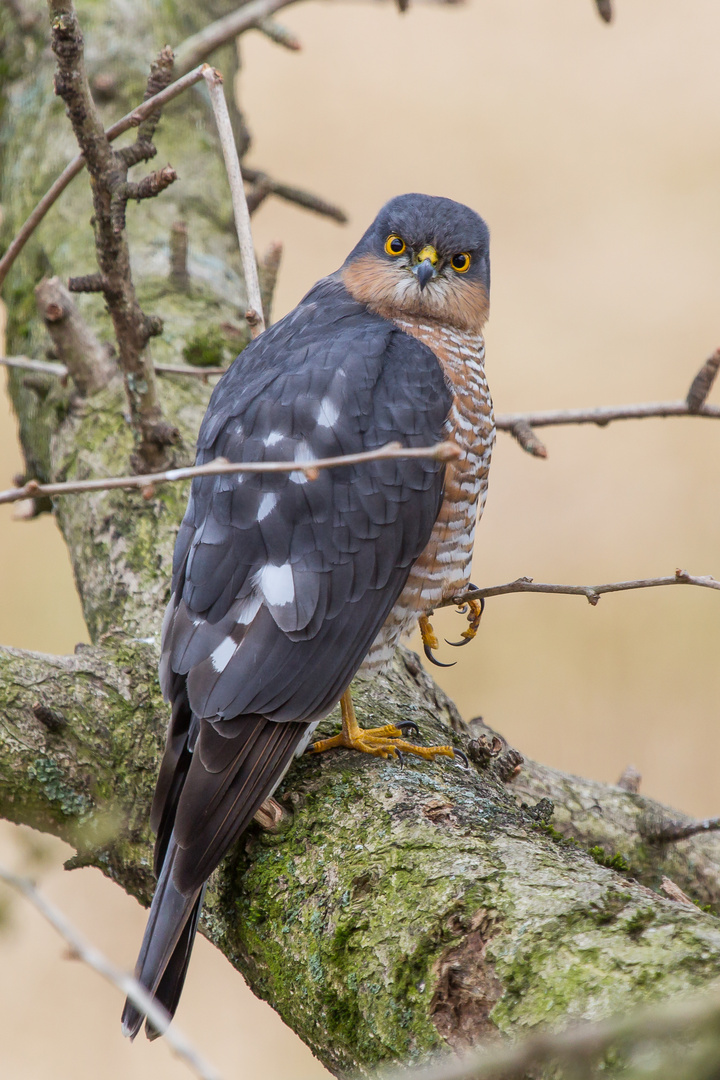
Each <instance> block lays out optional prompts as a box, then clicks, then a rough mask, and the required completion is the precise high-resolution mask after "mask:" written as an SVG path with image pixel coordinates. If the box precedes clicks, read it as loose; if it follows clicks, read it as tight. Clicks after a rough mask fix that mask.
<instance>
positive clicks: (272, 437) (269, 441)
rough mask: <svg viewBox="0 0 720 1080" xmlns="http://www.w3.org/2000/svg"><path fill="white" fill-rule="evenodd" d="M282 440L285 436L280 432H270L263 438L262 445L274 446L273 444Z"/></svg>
mask: <svg viewBox="0 0 720 1080" xmlns="http://www.w3.org/2000/svg"><path fill="white" fill-rule="evenodd" d="M284 438H285V436H284V435H283V433H282V432H281V431H271V432H270V434H269V435H266V436H265V438H264V439H263V443H264V445H265V446H274V445H275V443H279V442H280V440H281V439H284Z"/></svg>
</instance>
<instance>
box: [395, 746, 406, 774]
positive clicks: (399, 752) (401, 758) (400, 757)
mask: <svg viewBox="0 0 720 1080" xmlns="http://www.w3.org/2000/svg"><path fill="white" fill-rule="evenodd" d="M395 753H396V754H397V759H398V761H399V762H400V768H401V769H404V768H405V757H404V755H403V752H402V750H398V748H397V747H395Z"/></svg>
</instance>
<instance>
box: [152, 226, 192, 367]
mask: <svg viewBox="0 0 720 1080" xmlns="http://www.w3.org/2000/svg"><path fill="white" fill-rule="evenodd" d="M187 253H188V227H187V224H186V223H185V222H184V221H173V223H172V225H171V226H170V280H171V281H172V283H173V285H174V286H175V287H176V288H177V289H183V290H187V289H188V288H189V287H190V274H189V273H188V265H187ZM156 370H157V368H156Z"/></svg>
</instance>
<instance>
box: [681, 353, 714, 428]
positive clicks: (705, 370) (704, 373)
mask: <svg viewBox="0 0 720 1080" xmlns="http://www.w3.org/2000/svg"><path fill="white" fill-rule="evenodd" d="M718 368H720V349H716V350H715V352H714V353H711V355H710V356H708V358H707V360H706V361H705V363H704V364H703V366H702V367H701V368H700V370H699V371H698V373H697V375H696V376H695V378H694V379H693V381H692V385H691V386H690V389H689V390H688V395H687V397H686V399H685V400H686V402H687V407H688V409H689V410H690V412H697V411H698V409H701V408H702V406H703V405H704V404H705V399H706V398H707V396H708V394H709V393H710V391H711V389H712V384H713V383H714V382H715V376H716V375H717V373H718Z"/></svg>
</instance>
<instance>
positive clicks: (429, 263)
mask: <svg viewBox="0 0 720 1080" xmlns="http://www.w3.org/2000/svg"><path fill="white" fill-rule="evenodd" d="M489 243H490V234H489V232H488V227H487V225H486V224H485V222H484V221H483V219H482V218H481V217H480V215H479V214H476V213H475V211H474V210H471V209H470V208H469V207H467V206H463V205H462V203H457V202H453V201H452V199H443V198H436V197H433V196H431V195H398V196H397V198H395V199H391V200H390V202H389V203H386V204H385V206H384V207H383V208H382V210H381V211H380V213H379V214H378V216H377V217H376V218H375V220H374V222H373V223H372V225H371V226H370V228H369V229H368V230H367V232H366V233H365V235H364V236H363V237H362V239H361V240H360V242H359V243H358V244H357V245H356V247H355V248H354V249H353V250H352V251H351V252H350V254H349V255H348V257H347V259H346V260H345V262H344V264H343V266H342V268H341V271H340V273H341V276H342V279H343V281H344V283H345V286H346V288H347V289H348V291H349V292H350V294H351V295H352V296H353V297H354V298H355V299H356V300H358V301H360V302H361V303H364V304H367V306H368V307H369V308H370V309H371V310H372V311H376V312H378V313H379V314H381V315H384V316H385V317H386V318H402V317H403V316H410V317H415V318H417V317H420V318H423V319H433V320H437V321H440V322H442V323H443V324H445V325H449V326H453V327H455V328H457V329H460V330H471V331H473V330H475V331H479V330H480V329H481V328H482V326H483V324H484V323H485V321H486V319H487V316H488V306H489V295H490V250H489Z"/></svg>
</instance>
